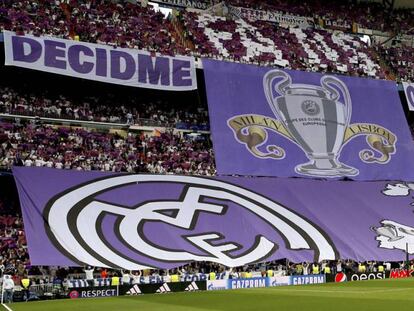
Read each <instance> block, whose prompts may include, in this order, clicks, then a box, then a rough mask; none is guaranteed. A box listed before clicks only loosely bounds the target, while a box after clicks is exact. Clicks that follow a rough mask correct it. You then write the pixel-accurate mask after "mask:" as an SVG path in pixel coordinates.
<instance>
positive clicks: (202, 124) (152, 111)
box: [0, 84, 208, 129]
mask: <svg viewBox="0 0 414 311" xmlns="http://www.w3.org/2000/svg"><path fill="white" fill-rule="evenodd" d="M31 89H32V90H31V91H30V88H29V86H28V85H27V84H23V85H21V86H19V87H18V88H16V87H6V86H0V113H8V114H13V115H25V116H37V117H49V118H58V119H70V120H84V121H96V122H107V123H122V124H127V125H141V126H162V127H177V126H181V127H186V128H188V129H190V128H191V127H194V126H197V127H198V128H203V129H208V114H207V110H206V109H205V108H203V107H201V106H199V105H197V104H192V105H185V104H182V105H179V104H176V103H174V104H172V103H171V102H167V101H163V100H160V99H157V100H154V99H152V98H147V97H136V96H133V95H125V96H122V97H120V96H116V95H114V94H112V93H108V94H106V95H105V96H86V97H82V98H79V96H74V95H72V96H71V94H68V95H65V96H63V95H54V94H50V93H49V92H48V91H47V89H44V90H43V91H41V90H39V89H36V88H31Z"/></svg>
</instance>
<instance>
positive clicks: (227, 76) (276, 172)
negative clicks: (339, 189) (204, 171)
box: [203, 59, 414, 180]
mask: <svg viewBox="0 0 414 311" xmlns="http://www.w3.org/2000/svg"><path fill="white" fill-rule="evenodd" d="M203 67H204V74H205V80H206V88H207V96H208V104H209V114H210V124H211V130H212V136H213V142H214V150H215V156H216V164H217V170H218V173H219V174H223V175H232V174H238V175H255V176H279V177H293V176H297V177H304V176H308V177H320V178H344V177H347V178H351V179H354V180H394V179H401V180H414V161H412V159H413V158H414V146H413V142H412V137H411V135H410V131H409V128H408V125H407V122H406V120H405V117H404V113H403V109H402V107H401V102H400V99H399V96H398V92H397V87H396V84H395V82H391V81H382V80H372V79H363V78H352V77H345V76H334V75H322V74H319V73H308V72H303V71H294V70H280V69H271V68H265V67H257V66H253V65H243V64H236V63H229V62H218V61H214V60H206V59H204V60H203Z"/></svg>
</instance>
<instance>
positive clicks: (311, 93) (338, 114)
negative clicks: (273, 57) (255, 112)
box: [265, 70, 359, 177]
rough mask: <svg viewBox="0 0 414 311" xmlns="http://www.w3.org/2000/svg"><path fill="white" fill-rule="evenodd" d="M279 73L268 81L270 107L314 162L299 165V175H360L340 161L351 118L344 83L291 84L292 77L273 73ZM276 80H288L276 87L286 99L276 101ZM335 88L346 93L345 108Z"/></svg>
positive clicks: (330, 79)
mask: <svg viewBox="0 0 414 311" xmlns="http://www.w3.org/2000/svg"><path fill="white" fill-rule="evenodd" d="M276 71H277V73H275V74H274V75H273V77H271V80H268V81H267V82H269V83H268V84H267V85H268V91H267V92H266V91H265V92H266V96H267V98H268V101H269V104H270V106H271V108H272V111H273V112H274V113H275V115H276V117H277V118H278V119H279V120H280V121H281V123H282V124H283V126H284V127H285V128H286V130H287V131H288V132H289V134H290V135H291V137H292V138H293V139H294V140H295V142H296V143H297V144H298V146H299V147H301V148H302V150H303V151H304V152H305V153H306V156H307V157H308V158H309V160H310V161H309V162H308V163H304V164H300V165H297V166H296V167H295V171H296V172H297V173H298V174H303V175H310V176H321V177H323V176H325V177H341V176H355V175H357V174H358V173H359V172H358V170H357V169H355V168H352V167H349V166H347V165H345V164H343V163H340V162H339V160H338V157H339V155H340V151H341V148H342V144H343V141H344V135H345V130H346V129H347V127H348V125H349V120H350V114H351V107H350V105H351V102H350V99H348V95H349V93H348V90H347V89H346V86H345V85H344V84H343V82H342V81H340V80H339V79H336V78H334V77H328V76H325V77H323V78H322V79H321V83H322V85H323V86H324V88H322V87H319V86H313V85H301V84H296V85H295V84H291V83H290V81H291V80H290V76H288V75H287V74H286V73H285V72H283V71H280V70H274V71H273V72H276ZM269 73H270V74H271V73H272V71H270V72H269ZM269 73H268V74H269ZM281 73H283V74H281ZM268 74H267V75H268ZM275 77H284V79H283V80H282V81H281V82H279V83H278V84H276V88H278V93H279V94H280V95H282V96H279V97H276V98H274V97H273V94H272V89H273V88H272V83H271V82H272V80H273V79H274V78H275ZM265 79H266V76H265ZM332 85H335V86H336V87H338V88H339V89H341V90H342V91H343V93H344V99H345V101H346V103H345V104H343V103H342V102H340V101H339V93H338V92H337V90H336V89H335V88H333V87H332Z"/></svg>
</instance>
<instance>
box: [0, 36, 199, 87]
mask: <svg viewBox="0 0 414 311" xmlns="http://www.w3.org/2000/svg"><path fill="white" fill-rule="evenodd" d="M3 33H4V49H5V56H6V57H5V64H6V65H11V66H18V67H23V68H29V69H34V70H40V71H46V72H50V73H56V74H61V75H65V76H71V77H77V78H83V79H88V80H95V81H101V82H107V83H114V84H120V85H126V86H133V87H143V88H151V89H161V90H170V91H188V90H194V89H196V88H197V78H196V70H195V64H194V58H193V57H187V56H175V57H169V56H161V55H155V54H151V53H150V52H148V51H140V50H134V49H124V48H114V47H111V46H109V45H102V44H93V43H86V42H79V41H73V40H64V39H59V38H51V37H34V36H30V35H25V36H19V35H16V34H15V33H13V32H10V31H4V32H3Z"/></svg>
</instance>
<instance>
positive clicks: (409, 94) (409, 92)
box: [402, 82, 414, 111]
mask: <svg viewBox="0 0 414 311" xmlns="http://www.w3.org/2000/svg"><path fill="white" fill-rule="evenodd" d="M402 85H403V88H404V93H405V97H406V98H407V103H408V109H410V111H414V83H408V82H403V84H402Z"/></svg>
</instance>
